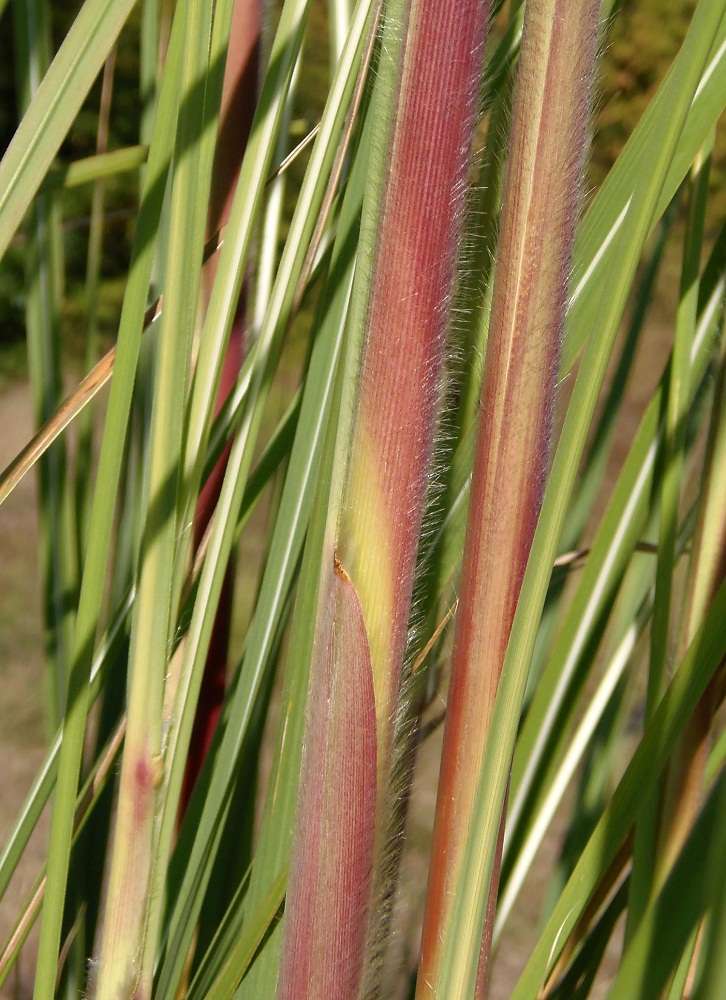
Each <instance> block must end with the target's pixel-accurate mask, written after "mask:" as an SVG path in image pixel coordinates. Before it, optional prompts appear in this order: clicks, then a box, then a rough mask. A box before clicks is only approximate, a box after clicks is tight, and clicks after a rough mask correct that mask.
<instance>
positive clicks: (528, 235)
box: [416, 0, 598, 1000]
mask: <svg viewBox="0 0 726 1000" xmlns="http://www.w3.org/2000/svg"><path fill="white" fill-rule="evenodd" d="M597 20H598V3H597V0H576V2H574V3H573V2H568V0H529V2H528V4H527V8H526V13H525V24H524V33H523V39H522V50H521V56H520V68H519V75H518V80H517V86H516V94H515V100H514V117H513V124H512V137H511V143H510V154H509V156H510V158H509V163H508V167H507V180H506V186H505V194H504V202H503V209H502V222H501V234H500V238H499V246H498V252H497V260H496V268H495V286H494V293H493V300H492V313H491V321H490V327H489V342H488V349H487V357H486V362H485V371H484V381H483V385H482V395H481V408H480V414H479V428H478V437H477V448H476V455H475V460H474V473H473V479H472V487H471V502H470V508H469V520H468V527H467V535H466V544H465V549H464V566H463V576H462V582H461V593H460V601H459V611H458V615H457V623H456V637H455V643H454V653H453V663H452V677H451V684H450V690H449V696H448V706H447V715H446V728H445V734H444V747H443V756H442V765H441V775H440V780H439V794H438V802H437V809H436V819H435V828H434V844H433V853H432V862H431V872H430V876H429V892H428V900H427V909H426V914H425V921H424V933H423V945H422V959H421V966H420V970H419V979H418V986H417V994H416V995H417V997H418V998H419V1000H422V998H424V997H434V996H439V989H438V981H439V975H440V972H441V957H442V954H443V942H444V940H445V938H446V935H447V933H448V922H449V920H450V915H451V902H452V900H453V897H454V895H455V893H456V891H457V881H458V878H459V870H460V865H461V857H462V851H463V847H464V843H465V839H466V834H467V830H468V825H469V821H470V815H471V810H472V806H473V798H474V793H475V788H476V779H477V774H478V771H479V768H480V764H481V760H482V757H483V752H484V746H485V742H486V737H487V732H488V728H489V723H490V719H491V712H492V709H493V705H494V698H495V695H496V691H497V685H498V682H499V676H500V673H501V668H502V664H503V662H504V656H505V653H506V649H507V643H508V641H509V633H510V629H511V624H512V620H513V618H514V612H515V609H516V605H517V599H518V597H519V590H520V587H521V583H522V578H523V576H524V571H525V568H526V565H527V559H528V556H529V550H530V547H531V543H532V537H533V535H534V529H535V526H536V523H537V518H538V515H539V510H540V505H541V502H542V496H543V492H544V483H545V477H546V470H547V460H548V453H549V437H550V425H551V419H552V405H553V400H554V390H555V376H556V373H557V365H558V358H559V347H560V337H561V331H562V325H563V321H564V314H565V303H566V294H567V280H568V277H569V270H570V262H571V255H572V245H573V239H574V231H575V222H576V218H577V211H578V204H579V189H580V175H581V170H582V163H583V158H584V150H585V137H586V124H587V116H588V108H589V90H590V79H591V75H592V67H593V64H594V55H595V42H596V34H597V30H596V29H597ZM500 841H501V835H500ZM497 869H498V864H497V865H496V866H495V873H494V876H493V878H492V883H493V885H492V889H491V894H490V895H491V899H490V906H489V908H488V915H487V925H486V926H485V929H484V942H485V945H484V947H483V948H482V954H481V958H480V967H479V977H478V985H477V992H478V995H479V996H483V995H485V991H486V981H487V970H488V954H489V948H488V940H489V939H490V936H491V920H492V917H493V911H494V906H493V899H494V898H495V893H496V882H497Z"/></svg>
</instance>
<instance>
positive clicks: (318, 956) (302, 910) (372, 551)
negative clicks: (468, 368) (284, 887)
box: [278, 0, 489, 1000]
mask: <svg viewBox="0 0 726 1000" xmlns="http://www.w3.org/2000/svg"><path fill="white" fill-rule="evenodd" d="M488 8H489V4H488V0H442V2H438V3H436V4H432V3H430V2H428V0H413V2H412V3H403V2H402V0H393V2H391V3H389V4H388V6H387V10H386V24H385V28H384V37H383V55H382V62H383V64H384V65H383V68H382V69H381V70H379V88H378V95H377V97H378V100H379V101H381V102H386V107H385V108H384V109H383V112H382V114H381V121H382V122H383V123H386V124H384V126H383V128H385V130H386V131H385V135H387V143H386V145H387V150H388V155H387V157H386V159H385V160H383V164H382V173H381V174H378V175H376V171H375V168H373V167H372V168H371V175H372V177H371V180H370V184H369V192H368V194H367V196H366V197H367V205H368V208H369V209H370V207H371V206H372V205H373V206H375V219H376V225H375V232H374V233H372V234H371V233H370V231H369V230H367V229H366V215H365V209H364V221H363V235H362V243H363V246H364V248H365V249H367V246H366V242H367V237H368V236H371V239H370V249H371V251H372V252H371V255H370V257H369V258H368V259H366V256H365V253H364V252H363V251H361V253H360V254H359V271H358V277H357V282H358V285H357V288H354V291H353V305H352V315H353V316H354V317H357V316H359V317H361V320H362V333H359V331H358V330H357V329H353V330H352V331H351V338H352V343H353V344H356V343H361V348H360V354H359V356H358V357H354V358H353V361H352V366H351V367H352V369H353V370H352V372H350V378H351V382H350V383H348V384H349V386H350V388H349V389H348V390H347V397H344V398H347V399H348V400H350V401H351V404H350V405H352V410H349V411H348V412H345V411H346V402H344V403H343V412H342V414H341V420H342V421H343V422H345V421H349V422H350V421H351V417H352V427H351V430H350V434H349V436H348V435H345V434H339V437H338V448H337V455H336V467H337V474H336V476H335V477H334V482H337V483H339V484H341V485H340V486H339V487H338V489H339V490H340V493H339V494H338V496H337V497H335V498H334V499H333V501H332V509H334V510H335V509H337V510H339V511H340V516H339V518H336V519H335V524H334V525H333V526H332V530H331V532H330V534H329V543H330V545H331V546H332V549H333V550H334V553H335V557H334V559H333V552H332V551H328V550H326V554H325V556H324V558H325V560H326V561H328V560H329V564H331V563H333V562H334V565H335V566H336V571H335V573H333V572H332V569H331V570H330V571H329V572H327V578H326V580H324V581H323V584H322V588H321V595H322V596H321V598H320V602H319V612H318V625H317V633H318V642H317V653H316V659H315V660H314V662H313V665H312V670H311V686H310V694H309V698H310V704H311V706H312V708H311V710H310V712H309V716H308V720H307V726H306V735H305V751H304V758H303V764H302V771H301V792H300V796H301V797H300V806H299V817H298V825H297V828H296V833H295V842H294V847H293V866H292V871H293V873H294V877H293V876H292V875H291V882H290V887H289V890H288V896H287V904H286V914H287V916H286V928H285V947H284V954H285V955H286V956H289V955H290V954H293V955H296V956H298V957H297V958H296V960H295V961H294V962H293V961H291V960H289V958H288V957H286V958H285V960H284V961H283V967H282V970H281V977H280V986H279V989H278V996H279V997H281V998H282V997H284V998H292V997H295V998H296V1000H302V998H306V997H310V998H312V997H319V996H322V995H325V992H324V991H323V990H322V989H321V988H320V987H319V986H318V985H316V984H318V983H320V982H325V983H326V984H327V983H328V979H327V978H326V977H327V972H326V971H325V970H328V969H330V968H331V967H333V966H335V968H336V969H337V976H338V977H339V981H340V982H342V983H346V984H348V985H347V986H346V988H345V991H344V992H343V993H340V994H339V993H337V992H334V995H335V996H336V997H337V996H339V995H340V996H341V997H346V998H348V997H351V998H352V997H355V996H356V995H358V994H359V992H360V991H361V989H362V990H363V992H365V993H366V995H368V994H369V993H370V992H371V991H373V992H375V991H376V989H377V988H378V987H377V986H376V984H375V982H374V980H375V978H376V976H375V974H374V975H371V973H370V970H369V969H368V970H366V978H365V983H364V985H363V986H361V983H362V972H363V964H364V962H363V952H364V950H367V952H368V953H370V952H371V951H372V952H373V953H374V954H373V955H372V958H373V962H374V964H375V961H376V959H377V957H378V955H377V952H378V949H379V947H380V946H381V941H380V937H381V935H380V934H377V933H376V931H375V928H373V929H372V928H371V927H368V926H367V924H368V917H367V914H370V911H371V909H373V910H375V913H373V914H370V915H371V923H372V924H375V922H376V920H377V919H378V920H381V919H385V912H386V910H385V905H383V904H382V902H381V901H382V900H384V899H387V898H388V897H389V896H390V889H391V886H390V884H388V883H390V881H391V880H392V879H393V878H395V871H392V869H395V864H390V863H388V864H387V860H388V861H390V858H389V853H388V845H387V844H386V843H384V841H385V839H386V838H385V836H384V835H383V831H385V830H388V829H389V825H388V824H387V821H386V816H385V815H384V812H385V808H386V803H390V802H391V798H390V797H389V795H390V792H389V788H388V786H389V781H390V772H391V744H392V739H393V725H394V718H395V713H396V709H397V700H398V695H399V689H400V684H401V673H402V666H403V662H404V657H405V654H406V644H407V635H408V627H409V618H410V615H411V598H412V591H413V579H414V570H415V564H416V553H417V549H418V543H419V535H420V532H421V524H422V519H423V511H424V507H425V501H426V493H427V489H428V487H429V482H430V465H431V457H432V452H433V441H434V431H435V426H436V418H437V411H438V404H439V389H440V378H441V369H442V362H443V350H444V340H445V334H446V328H447V324H448V321H449V314H450V304H451V294H452V287H453V283H454V277H455V268H456V257H457V250H458V245H459V239H460V234H461V224H462V215H463V208H464V193H465V184H466V178H467V171H468V167H469V162H470V152H471V142H472V135H473V128H474V122H475V119H476V110H477V106H476V104H477V102H476V99H477V94H478V90H479V84H480V76H481V69H482V63H483V58H482V56H483V45H484V38H485V33H486V22H487V16H488ZM391 60H393V61H394V62H393V65H392V63H391ZM391 68H393V72H392V74H391V75H392V77H393V81H392V86H391V88H390V91H389V92H387V93H383V94H382V91H383V89H384V88H383V87H382V86H380V81H381V79H383V74H384V72H388V71H390V69H391ZM387 122H391V125H390V127H388V125H387ZM383 128H382V129H381V131H383ZM379 134H380V133H379ZM379 152H380V150H379ZM364 283H365V287H364ZM359 329H360V328H359ZM348 426H349V427H350V426H351V425H350V423H349V424H348ZM341 578H342V579H345V581H346V582H347V586H348V587H349V588H350V590H351V592H352V593H353V594H354V595H355V600H356V602H359V606H360V614H361V626H362V631H360V630H357V629H352V628H340V626H339V625H337V624H334V625H328V624H327V623H326V619H325V618H321V611H320V609H323V610H322V614H323V615H324V616H327V615H329V614H331V613H334V614H339V613H341V609H340V606H339V605H338V604H336V601H334V600H333V599H332V598H331V594H330V588H331V586H332V587H333V589H335V588H339V586H340V585H339V583H338V582H337V581H338V580H339V579H341ZM331 609H332V611H331ZM331 627H332V628H333V629H334V630H335V634H336V636H339V639H338V640H337V641H338V642H339V643H340V646H339V652H338V653H337V655H336V658H335V660H334V666H335V669H337V670H340V671H342V672H344V674H345V675H350V674H351V673H352V674H353V675H355V674H356V670H357V667H356V665H359V664H360V660H361V656H362V647H363V646H365V649H366V656H367V657H368V658H369V659H368V662H369V670H370V676H371V688H370V703H365V702H364V701H363V700H361V701H359V704H358V709H357V713H358V714H357V724H358V725H360V724H361V720H366V721H365V725H366V726H370V728H371V733H372V735H373V738H374V741H375V747H376V754H375V758H376V780H375V782H374V796H373V800H372V817H373V823H372V825H371V826H370V828H369V829H368V830H367V833H366V838H365V839H357V840H354V839H351V837H350V832H351V831H350V827H349V824H348V823H347V814H348V809H349V808H350V803H351V802H354V801H356V800H357V799H358V798H359V797H360V796H363V795H365V796H367V795H368V791H367V789H366V790H365V791H364V790H363V789H362V788H357V789H356V788H354V787H349V788H347V789H346V796H345V797H343V796H326V797H325V798H323V797H321V796H318V798H315V796H314V792H313V788H314V786H315V783H317V782H319V780H320V775H321V774H322V773H323V771H324V767H325V764H324V755H323V750H322V749H317V750H316V747H320V748H322V747H324V746H326V743H325V741H324V740H323V737H322V735H321V733H320V732H318V731H317V730H316V727H319V726H321V725H322V723H321V722H320V721H319V718H320V703H321V699H324V698H325V697H326V691H327V687H326V684H328V683H329V682H328V681H326V678H327V676H328V670H329V667H328V666H327V661H326V660H325V659H324V658H323V659H322V660H321V658H320V657H321V650H325V649H326V648H327V647H326V642H325V639H324V635H325V632H326V630H327V629H329V628H331ZM336 648H338V647H336ZM348 683H354V682H353V681H350V680H349V681H348ZM337 738H340V739H341V740H342V741H343V742H342V743H341V748H340V750H339V753H340V754H341V755H342V754H344V753H347V752H349V750H348V749H346V743H345V739H346V738H343V737H341V736H339V737H337ZM331 739H332V737H331ZM326 752H327V753H333V752H335V750H334V748H333V745H332V744H331V743H330V742H327V751H326ZM351 767H352V761H351ZM394 797H395V796H394ZM311 802H314V803H315V805H314V807H311V805H310V803H311ZM311 808H313V810H314V811H317V810H319V811H320V815H318V816H317V818H316V820H315V822H314V823H313V822H311V821H310V819H309V818H308V812H309V810H310V809H311ZM320 838H322V840H321V839H320ZM346 838H348V839H347V843H346V842H344V841H345V839H346ZM321 850H322V851H323V852H324V853H326V852H327V853H330V852H332V853H335V854H336V856H338V857H339V858H340V859H341V861H340V864H341V865H343V866H344V868H345V870H346V871H349V870H354V871H356V872H357V873H358V875H357V878H358V879H360V881H359V882H357V883H356V884H350V883H346V880H345V879H344V878H342V877H341V878H338V879H323V878H321V877H320V874H319V870H318V865H317V862H316V861H315V859H316V857H317V856H318V853H319V852H320V851H321ZM382 870H385V872H386V877H385V878H381V877H380V875H379V874H378V873H380V872H381V871H382ZM384 883H385V884H384ZM374 887H375V888H374ZM351 893H352V894H353V896H352V898H353V900H357V901H358V902H356V904H355V906H356V912H358V913H359V914H363V916H362V917H361V918H360V919H359V921H358V922H359V925H360V926H359V930H360V933H361V935H362V936H358V934H357V933H356V935H355V941H353V940H352V938H350V936H349V937H345V940H344V946H345V947H342V946H341V944H340V941H341V933H342V930H341V928H340V926H339V925H338V924H337V923H336V921H337V920H338V919H339V915H340V914H343V913H345V912H347V909H346V908H347V907H349V906H350V905H352V903H351V902H346V898H347V897H348V896H350V894H351ZM372 900H375V902H373V903H372ZM312 927H315V928H320V930H319V931H316V933H315V941H314V942H313V940H312V938H311V928H312ZM366 941H367V943H366ZM346 949H347V950H346ZM300 956H304V957H300ZM369 957H371V956H370V955H369ZM329 988H330V989H331V990H333V989H334V987H333V986H332V985H331V986H330V987H329ZM337 988H338V987H335V989H337ZM327 989H328V986H327V985H326V987H325V990H327Z"/></svg>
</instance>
